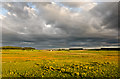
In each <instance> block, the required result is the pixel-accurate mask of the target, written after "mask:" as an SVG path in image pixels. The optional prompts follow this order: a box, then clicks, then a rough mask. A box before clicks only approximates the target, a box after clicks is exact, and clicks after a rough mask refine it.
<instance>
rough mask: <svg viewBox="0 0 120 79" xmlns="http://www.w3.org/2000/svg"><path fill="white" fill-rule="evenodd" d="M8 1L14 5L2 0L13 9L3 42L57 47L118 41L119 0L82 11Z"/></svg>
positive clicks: (111, 43) (4, 29) (8, 19)
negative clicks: (117, 10) (117, 11)
mask: <svg viewBox="0 0 120 79" xmlns="http://www.w3.org/2000/svg"><path fill="white" fill-rule="evenodd" d="M9 4H10V5H12V7H9V6H7V3H4V4H3V8H5V9H7V10H8V11H9V12H10V13H11V15H9V14H7V15H6V16H7V17H6V18H4V19H3V27H2V28H3V31H2V32H3V45H12V44H14V45H18V46H19V45H20V46H33V47H37V48H55V47H72V46H83V47H87V46H88V47H90V46H105V45H113V44H115V45H116V44H117V40H116V38H117V33H118V31H117V30H115V29H117V28H116V27H117V22H116V20H117V19H116V18H117V17H118V14H117V13H116V9H117V8H118V7H116V6H117V3H101V4H98V5H97V6H95V7H94V8H92V9H91V10H90V11H81V12H71V11H70V10H69V8H67V9H66V7H65V6H59V5H57V4H52V3H32V5H34V6H35V7H36V9H35V10H34V8H32V7H30V6H28V4H27V3H26V2H25V3H9ZM62 4H63V5H66V6H70V7H74V8H75V7H78V6H81V5H82V6H84V3H62ZM86 4H87V3H86ZM25 8H26V9H25ZM13 13H14V14H16V16H13ZM111 19H112V20H111ZM48 25H50V26H48ZM102 26H106V27H105V28H102Z"/></svg>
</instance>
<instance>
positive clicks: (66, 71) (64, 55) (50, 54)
mask: <svg viewBox="0 0 120 79" xmlns="http://www.w3.org/2000/svg"><path fill="white" fill-rule="evenodd" d="M118 56H119V55H118V51H88V50H85V51H80V50H70V51H47V50H33V51H30V50H2V57H1V58H2V76H3V77H77V78H79V77H120V75H119V74H118V71H119V70H118Z"/></svg>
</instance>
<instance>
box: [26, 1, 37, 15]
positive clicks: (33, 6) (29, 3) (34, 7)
mask: <svg viewBox="0 0 120 79" xmlns="http://www.w3.org/2000/svg"><path fill="white" fill-rule="evenodd" d="M27 5H28V7H30V8H33V9H34V10H35V11H36V12H37V13H39V10H38V9H37V8H36V6H35V5H33V4H32V3H31V2H28V3H27Z"/></svg>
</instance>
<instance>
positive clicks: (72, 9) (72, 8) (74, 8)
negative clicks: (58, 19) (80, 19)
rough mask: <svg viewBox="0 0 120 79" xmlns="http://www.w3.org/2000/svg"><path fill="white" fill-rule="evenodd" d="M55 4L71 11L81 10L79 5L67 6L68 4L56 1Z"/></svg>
mask: <svg viewBox="0 0 120 79" xmlns="http://www.w3.org/2000/svg"><path fill="white" fill-rule="evenodd" d="M56 4H57V5H58V6H60V7H65V8H67V9H69V10H70V11H72V12H81V11H82V8H80V7H69V6H66V5H64V4H62V3H59V2H56Z"/></svg>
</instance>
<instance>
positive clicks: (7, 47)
mask: <svg viewBox="0 0 120 79" xmlns="http://www.w3.org/2000/svg"><path fill="white" fill-rule="evenodd" d="M0 49H17V50H35V48H32V47H16V46H3V47H0Z"/></svg>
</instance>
